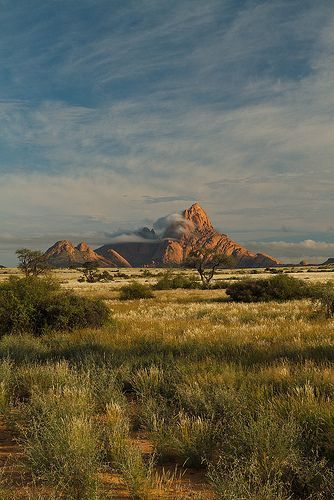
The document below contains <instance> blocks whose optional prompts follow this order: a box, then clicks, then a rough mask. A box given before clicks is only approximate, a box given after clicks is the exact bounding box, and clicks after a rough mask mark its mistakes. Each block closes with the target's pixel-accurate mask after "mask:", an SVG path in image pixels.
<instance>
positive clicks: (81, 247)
mask: <svg viewBox="0 0 334 500" xmlns="http://www.w3.org/2000/svg"><path fill="white" fill-rule="evenodd" d="M76 249H77V250H79V252H91V251H93V250H92V249H91V248H90V246H89V245H88V243H86V242H85V241H81V242H80V243H79V245H78V246H77V247H76Z"/></svg>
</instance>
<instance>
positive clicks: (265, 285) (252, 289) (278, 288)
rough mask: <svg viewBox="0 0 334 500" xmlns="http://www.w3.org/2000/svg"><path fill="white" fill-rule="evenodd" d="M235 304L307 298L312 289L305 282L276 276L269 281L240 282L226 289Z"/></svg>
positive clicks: (280, 275) (283, 275) (281, 275)
mask: <svg viewBox="0 0 334 500" xmlns="http://www.w3.org/2000/svg"><path fill="white" fill-rule="evenodd" d="M226 293H227V295H228V296H229V297H230V298H231V299H232V300H233V301H235V302H267V301H270V300H277V301H284V300H295V299H303V298H309V297H311V296H312V288H311V286H309V285H308V284H307V283H305V281H303V280H300V279H297V278H292V277H291V276H287V275H285V274H278V275H276V276H274V277H273V278H270V279H253V280H242V281H238V282H236V283H231V284H230V285H228V287H227V288H226Z"/></svg>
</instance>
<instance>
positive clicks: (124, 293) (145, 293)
mask: <svg viewBox="0 0 334 500" xmlns="http://www.w3.org/2000/svg"><path fill="white" fill-rule="evenodd" d="M153 297H154V295H153V293H152V290H151V288H150V287H149V286H147V285H142V284H141V283H138V281H133V282H132V283H130V284H129V285H125V286H122V288H121V293H120V296H119V298H120V300H132V299H152V298H153Z"/></svg>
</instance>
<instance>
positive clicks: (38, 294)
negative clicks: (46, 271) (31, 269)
mask: <svg viewBox="0 0 334 500" xmlns="http://www.w3.org/2000/svg"><path fill="white" fill-rule="evenodd" d="M108 318H109V309H108V307H107V306H106V305H105V304H104V302H103V301H102V300H100V299H90V298H86V297H79V296H77V295H75V294H73V293H70V292H64V291H62V290H61V288H60V285H59V284H58V283H57V282H54V281H52V280H50V279H48V278H36V277H28V278H21V279H18V278H11V279H10V280H9V281H8V282H6V283H2V284H1V285H0V333H1V334H2V335H4V334H11V333H23V332H26V333H31V334H33V335H41V334H42V333H45V332H47V331H59V330H73V329H74V328H85V327H93V328H98V327H101V326H103V325H104V324H105V323H106V322H107V320H108Z"/></svg>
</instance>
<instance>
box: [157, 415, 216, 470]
mask: <svg viewBox="0 0 334 500" xmlns="http://www.w3.org/2000/svg"><path fill="white" fill-rule="evenodd" d="M220 430H221V429H220V424H219V423H218V422H216V421H214V420H213V419H211V418H202V417H200V416H197V417H193V416H189V415H187V414H186V413H184V412H180V413H179V414H178V415H176V416H175V417H174V418H172V419H170V420H167V419H165V418H159V416H158V415H157V416H156V418H155V419H153V430H152V433H151V437H152V440H153V442H154V444H155V447H156V450H157V454H158V457H159V459H160V460H161V461H162V462H163V461H166V460H175V461H178V462H180V463H181V464H184V465H186V466H187V467H194V468H196V469H198V468H201V467H204V466H205V462H206V461H207V460H209V459H211V458H212V457H213V454H214V452H215V450H216V449H217V440H218V437H219V434H220Z"/></svg>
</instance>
